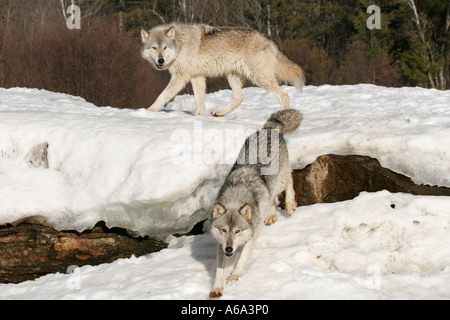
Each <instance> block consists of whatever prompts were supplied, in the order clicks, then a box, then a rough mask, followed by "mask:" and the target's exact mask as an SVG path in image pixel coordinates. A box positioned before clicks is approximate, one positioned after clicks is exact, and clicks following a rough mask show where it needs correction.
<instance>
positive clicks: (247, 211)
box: [239, 203, 252, 220]
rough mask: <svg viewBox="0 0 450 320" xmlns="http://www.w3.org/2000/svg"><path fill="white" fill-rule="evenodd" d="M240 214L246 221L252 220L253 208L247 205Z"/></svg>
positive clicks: (240, 210) (241, 209)
mask: <svg viewBox="0 0 450 320" xmlns="http://www.w3.org/2000/svg"><path fill="white" fill-rule="evenodd" d="M239 213H240V214H241V216H243V217H244V219H245V220H250V219H251V218H252V207H251V206H250V205H249V204H248V203H246V204H244V205H243V206H242V207H241V208H240V209H239Z"/></svg>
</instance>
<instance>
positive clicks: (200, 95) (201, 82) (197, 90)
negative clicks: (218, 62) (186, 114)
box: [191, 77, 206, 116]
mask: <svg viewBox="0 0 450 320" xmlns="http://www.w3.org/2000/svg"><path fill="white" fill-rule="evenodd" d="M191 83H192V89H193V90H194V97H195V104H196V106H197V111H196V112H195V115H197V116H202V115H203V113H204V112H205V93H206V78H204V77H197V78H192V80H191Z"/></svg>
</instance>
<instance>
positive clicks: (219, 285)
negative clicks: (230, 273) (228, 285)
mask: <svg viewBox="0 0 450 320" xmlns="http://www.w3.org/2000/svg"><path fill="white" fill-rule="evenodd" d="M226 262H227V260H226V258H225V257H224V256H223V252H222V246H221V245H220V244H219V245H217V269H216V279H215V280H214V286H213V289H212V291H211V292H210V293H209V297H210V298H211V299H214V298H220V297H221V296H222V294H223V270H224V269H225V264H226Z"/></svg>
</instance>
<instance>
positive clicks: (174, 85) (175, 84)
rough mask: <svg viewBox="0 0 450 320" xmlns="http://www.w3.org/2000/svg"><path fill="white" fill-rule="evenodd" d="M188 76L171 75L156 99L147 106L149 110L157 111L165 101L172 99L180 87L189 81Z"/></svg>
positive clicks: (162, 106)
mask: <svg viewBox="0 0 450 320" xmlns="http://www.w3.org/2000/svg"><path fill="white" fill-rule="evenodd" d="M189 80H190V79H189V78H186V77H182V76H179V75H176V74H174V75H172V78H171V79H170V81H169V84H168V85H167V87H166V88H165V89H164V90H163V92H161V94H160V95H159V96H158V98H157V99H156V101H155V102H154V103H153V104H152V105H151V107H150V108H147V110H149V111H153V112H158V111H159V110H161V109H162V108H164V106H165V105H166V103H167V102H169V101H170V100H172V99H173V98H174V97H175V96H176V95H177V93H178V92H180V91H181V89H183V88H184V86H185V85H186V84H187V83H188V82H189Z"/></svg>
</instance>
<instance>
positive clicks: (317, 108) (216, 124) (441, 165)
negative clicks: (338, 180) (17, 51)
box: [0, 85, 450, 237]
mask: <svg viewBox="0 0 450 320" xmlns="http://www.w3.org/2000/svg"><path fill="white" fill-rule="evenodd" d="M284 88H285V90H286V91H288V93H289V94H290V97H291V105H292V107H293V108H296V109H298V110H300V111H301V112H302V113H303V121H302V124H301V126H300V128H299V129H298V130H297V131H295V132H294V133H293V134H291V135H289V136H287V141H288V148H289V152H290V159H291V162H292V164H293V167H294V168H302V167H304V166H306V165H307V164H309V163H311V162H313V161H314V160H315V158H316V157H318V156H320V155H322V154H327V153H336V154H361V155H369V156H372V157H375V158H377V159H378V160H379V161H380V162H381V164H382V165H383V166H385V167H388V168H390V169H392V170H394V171H397V172H400V173H403V174H405V175H407V176H410V177H411V178H412V179H413V180H414V181H415V182H417V183H425V184H432V185H440V186H450V156H449V155H450V143H448V137H449V136H450V103H449V102H450V92H449V91H437V90H428V89H421V88H400V89H394V88H384V87H377V86H373V85H355V86H328V85H324V86H320V87H312V86H308V87H306V88H305V90H304V93H303V94H300V93H298V92H297V91H295V89H294V88H292V87H284ZM230 99H231V92H230V91H229V90H223V91H219V92H216V93H213V94H209V95H207V96H206V99H205V101H206V111H207V115H206V116H204V117H194V116H192V113H190V112H189V111H193V110H194V104H195V103H194V99H193V97H192V96H188V95H186V96H179V97H177V98H176V99H175V100H174V101H173V102H172V103H170V104H169V106H168V108H167V110H166V111H163V112H159V113H150V112H147V111H145V110H143V109H141V110H125V109H124V110H119V109H113V108H109V107H104V108H98V107H96V106H94V105H92V104H90V103H88V102H86V101H85V100H83V99H82V98H78V97H73V96H69V95H66V94H59V93H52V92H48V91H44V90H35V89H22V88H14V89H0V181H1V184H0V195H1V200H0V224H3V223H8V222H13V221H15V220H18V219H20V218H23V217H25V216H30V215H42V216H44V217H45V218H46V219H47V221H48V223H50V224H51V225H53V226H54V227H56V228H58V229H77V230H80V231H81V230H83V229H85V228H88V227H92V226H93V225H94V224H95V223H96V222H97V221H99V220H104V221H106V223H107V225H108V226H110V227H112V226H119V227H123V228H127V229H130V230H134V231H136V232H138V233H140V234H151V235H156V236H160V237H165V236H166V235H168V234H170V233H173V232H183V231H187V230H189V229H190V228H191V227H192V226H193V225H194V224H195V223H196V222H197V221H200V220H202V219H204V218H206V216H207V211H208V210H209V208H210V207H211V205H212V201H214V198H215V196H216V193H217V190H218V188H219V187H220V185H221V183H222V181H223V179H224V178H225V176H226V174H227V172H228V170H229V168H230V166H231V165H232V163H233V162H234V160H235V159H236V156H237V154H238V152H239V149H240V148H241V145H242V143H243V141H244V140H245V138H246V136H248V135H249V134H250V133H252V132H253V131H255V130H257V129H259V128H260V127H261V126H262V125H263V124H264V122H265V121H266V119H267V118H268V117H269V115H270V114H271V113H272V112H275V111H278V110H279V102H278V100H277V99H276V97H275V96H273V95H271V94H270V93H268V92H266V91H265V90H263V89H259V88H247V89H244V102H243V104H242V105H241V106H240V107H239V108H238V109H236V110H235V111H234V112H233V113H231V114H230V115H228V116H227V117H225V118H213V117H211V116H210V115H209V112H210V111H211V110H214V109H218V108H221V107H223V106H224V105H225V104H227V103H228V101H229V100H230ZM182 110H183V111H182ZM43 142H48V144H49V147H48V162H49V168H48V169H44V168H29V167H28V166H27V164H26V163H25V161H24V158H25V156H26V155H27V153H28V152H29V150H30V149H31V148H32V147H33V146H35V145H37V144H40V143H43Z"/></svg>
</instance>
